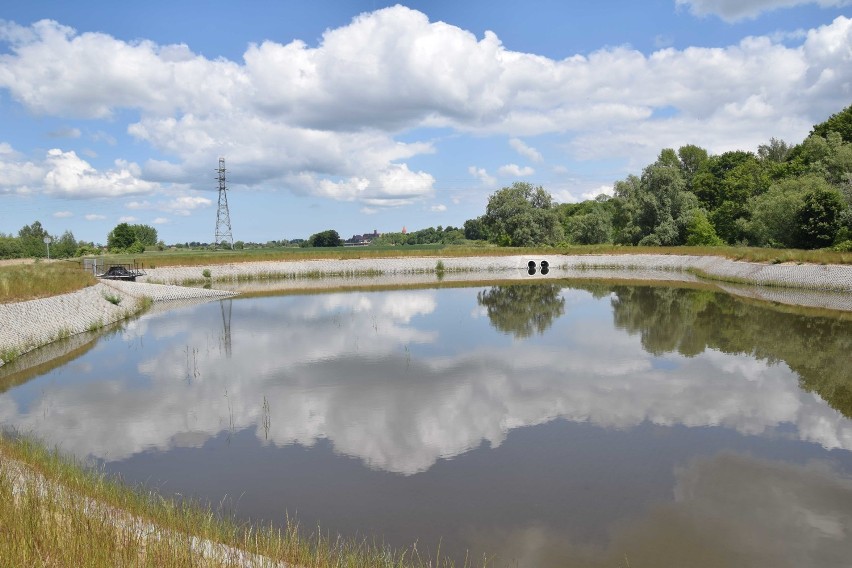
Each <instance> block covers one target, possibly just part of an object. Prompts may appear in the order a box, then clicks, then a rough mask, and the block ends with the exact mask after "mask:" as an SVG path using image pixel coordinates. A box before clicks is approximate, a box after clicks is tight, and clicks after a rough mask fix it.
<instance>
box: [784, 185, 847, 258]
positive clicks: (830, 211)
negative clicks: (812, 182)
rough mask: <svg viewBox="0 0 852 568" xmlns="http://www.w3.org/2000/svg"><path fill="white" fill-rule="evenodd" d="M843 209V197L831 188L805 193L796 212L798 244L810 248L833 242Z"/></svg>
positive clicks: (828, 244) (824, 245)
mask: <svg viewBox="0 0 852 568" xmlns="http://www.w3.org/2000/svg"><path fill="white" fill-rule="evenodd" d="M843 209H844V204H843V197H841V195H840V193H839V192H838V191H837V190H835V189H833V188H832V189H816V190H813V191H809V192H808V193H806V194H805V197H804V202H803V203H802V207H801V208H800V209H799V211H798V212H797V214H796V222H797V225H798V233H799V238H798V242H799V246H800V247H802V248H806V249H811V248H822V247H827V246H830V245H831V244H832V243H834V239H835V237H836V236H837V231H838V230H839V229H840V214H841V212H842V211H843Z"/></svg>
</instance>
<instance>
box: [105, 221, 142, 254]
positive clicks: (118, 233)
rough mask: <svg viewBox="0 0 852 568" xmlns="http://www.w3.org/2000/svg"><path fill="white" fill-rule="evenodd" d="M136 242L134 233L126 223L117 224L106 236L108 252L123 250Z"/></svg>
mask: <svg viewBox="0 0 852 568" xmlns="http://www.w3.org/2000/svg"><path fill="white" fill-rule="evenodd" d="M135 241H136V233H135V232H134V231H133V229H132V228H131V227H130V225H128V224H127V223H119V224H118V225H116V226H115V228H114V229H113V230H112V231H110V232H109V234H108V235H107V247H108V248H109V249H110V250H125V249H127V248H128V247H130V245H132V244H133V243H134V242H135Z"/></svg>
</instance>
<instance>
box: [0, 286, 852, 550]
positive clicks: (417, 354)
mask: <svg viewBox="0 0 852 568" xmlns="http://www.w3.org/2000/svg"><path fill="white" fill-rule="evenodd" d="M790 311H791V310H790V309H789V308H787V309H782V308H773V307H767V306H763V305H759V304H752V303H747V302H743V301H741V300H737V299H734V298H731V297H728V296H725V295H721V294H716V293H713V292H708V291H701V290H688V289H679V288H666V287H628V286H612V285H606V284H594V285H585V286H583V287H581V286H579V285H578V284H576V283H574V284H570V283H567V282H566V283H549V284H544V285H521V286H493V287H478V288H455V289H438V290H429V289H426V290H400V291H388V292H370V293H368V292H364V293H358V292H350V293H340V294H322V295H304V296H277V297H264V298H245V299H237V300H226V301H223V302H215V303H208V304H203V305H198V306H195V307H190V308H182V309H177V310H173V311H170V312H167V313H162V314H151V315H147V316H144V317H142V318H140V319H138V320H135V321H132V322H129V323H128V324H127V325H126V326H125V327H124V329H122V330H120V331H117V332H115V333H113V334H111V335H107V336H104V337H102V338H100V339H99V340H98V341H97V342H96V343H95V344H94V345H93V346H92V347H91V349H89V350H88V351H86V350H85V349H83V350H81V351H82V354H80V355H79V356H78V357H77V358H76V359H73V360H71V361H69V362H67V363H65V364H63V365H62V366H60V367H57V368H55V369H53V370H51V371H49V372H46V373H45V374H43V375H41V376H37V377H35V378H32V379H30V380H28V381H26V382H23V383H22V384H17V383H20V382H21V381H20V378H16V377H15V376H12V377H7V378H5V379H0V389H2V388H4V387H3V385H6V387H5V388H6V390H5V392H2V393H0V423H2V424H3V425H6V426H14V427H15V428H17V429H18V430H21V431H24V432H30V433H33V434H35V435H37V436H40V437H42V438H43V439H44V440H46V441H47V443H49V444H51V445H59V446H60V447H61V448H62V449H63V450H65V451H68V452H71V453H73V454H75V455H77V456H79V457H87V458H92V459H95V460H98V461H99V462H100V463H102V464H103V466H104V468H105V469H106V470H107V471H109V472H115V473H120V474H121V475H122V476H123V477H124V478H125V479H127V480H128V481H130V482H144V483H147V484H148V485H150V486H153V487H156V488H158V489H159V490H160V491H162V492H163V493H166V494H172V493H179V494H182V495H193V496H196V497H199V498H201V499H204V500H208V501H210V502H212V503H215V504H219V503H223V502H224V503H225V504H226V507H227V508H229V509H231V510H233V511H234V512H235V513H236V514H237V515H238V516H240V517H241V518H252V519H268V520H273V521H280V520H282V519H283V518H284V517H285V515H286V514H289V515H291V516H292V515H296V516H297V517H298V518H299V520H300V521H301V523H302V525H303V526H306V527H314V526H315V524H316V523H317V522H320V523H321V524H322V527H323V528H324V529H325V530H328V531H331V532H332V533H338V532H339V533H342V534H345V535H348V536H362V537H364V536H366V537H370V538H373V537H375V538H379V539H383V540H384V541H385V542H387V543H391V544H393V545H398V546H406V545H411V544H412V543H413V542H414V541H415V540H416V541H417V543H418V544H417V546H418V549H419V550H425V551H434V550H435V549H436V548H437V546H438V543H440V547H441V550H442V551H443V552H445V553H447V554H449V555H451V556H453V557H455V558H459V559H463V558H464V557H465V554H469V555H470V556H471V557H473V558H481V555H482V554H488V556H489V558H491V557H494V556H496V560H495V564H494V565H498V566H502V565H513V566H514V565H519V566H551V565H552V566H608V567H613V566H624V565H627V563H629V565H630V566H649V565H656V566H660V565H662V566H669V565H671V566H674V565H680V566H686V565H689V566H726V565H740V566H774V567H779V566H820V567H827V566H848V565H849V558H850V557H852V451H850V450H852V420H850V417H852V371H850V362H852V361H850V353H852V323H850V321H848V320H845V319H843V318H841V317H828V316H824V317H817V316H807V315H799V314H796V313H789V312H790ZM13 385H17V386H13Z"/></svg>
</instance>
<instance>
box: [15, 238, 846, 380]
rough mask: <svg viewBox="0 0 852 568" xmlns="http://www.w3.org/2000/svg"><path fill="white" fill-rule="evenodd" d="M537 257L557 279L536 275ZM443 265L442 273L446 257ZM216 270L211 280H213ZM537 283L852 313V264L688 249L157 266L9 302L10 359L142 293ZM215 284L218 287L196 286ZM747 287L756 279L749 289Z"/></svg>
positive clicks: (197, 295) (129, 305) (113, 313)
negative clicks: (627, 287) (630, 283)
mask: <svg viewBox="0 0 852 568" xmlns="http://www.w3.org/2000/svg"><path fill="white" fill-rule="evenodd" d="M530 260H532V261H534V262H535V263H536V265H537V267H540V265H541V261H542V260H546V261H547V262H548V263H549V265H550V267H549V268H550V269H549V272H548V274H547V275H543V274H541V272H540V271H538V272H536V274H535V275H534V276H530V275H529V274H528V273H527V263H528V262H529V261H530ZM439 261H440V262H441V263H442V265H443V271H441V272H440V273H439V272H437V270H436V269H437V265H438V262H439ZM206 270H209V271H210V275H211V278H210V279H205V278H204V276H203V275H204V274H205V271H206ZM531 278H537V279H561V278H567V279H571V278H584V279H598V278H600V279H619V278H620V279H630V280H643V281H649V282H650V281H676V282H700V281H706V280H705V278H710V279H711V280H710V282H714V283H715V284H717V285H718V287H719V288H720V289H723V290H725V291H727V292H729V293H732V294H736V295H740V296H745V297H750V298H756V299H761V300H765V301H770V302H781V303H787V304H795V305H803V306H809V307H818V308H828V309H833V310H842V311H852V266H846V265H805V264H803V265H797V264H774V265H773V264H760V263H754V262H739V261H733V260H728V259H725V258H719V257H707V256H688V255H683V256H680V255H588V256H565V255H557V254H553V255H536V256H529V255H516V256H501V257H461V258H454V257H453V258H437V257H418V258H414V257H402V258H384V259H383V258H376V259H373V258H370V259H351V260H301V261H290V262H286V261H274V262H246V263H239V264H223V265H211V266H193V267H167V268H155V269H150V270H148V274H147V275H146V276H143V277H141V278H140V279H139V282H116V281H102V282H99V283H98V284H97V285H95V286H92V287H90V288H86V289H84V290H80V291H78V292H73V293H70V294H63V295H61V296H55V297H52V298H43V299H39V300H31V301H28V302H19V303H15V304H4V305H0V365H2V364H3V362H6V361H9V360H12V359H14V358H16V357H17V356H19V355H21V354H23V353H26V352H28V351H31V350H33V349H35V348H37V347H40V346H43V345H47V344H49V343H51V342H53V341H56V340H57V339H62V338H65V337H70V336H73V335H76V334H79V333H82V332H85V331H91V330H93V329H98V328H100V327H103V326H105V325H108V324H110V323H113V322H116V321H119V320H121V319H124V318H127V317H128V316H130V315H132V314H134V313H136V312H137V311H138V310H139V306H140V305H141V304H140V303H141V302H142V298H144V297H147V298H150V299H151V300H153V302H154V305H155V306H162V307H163V308H164V309H167V308H168V307H169V305H171V303H179V302H187V301H205V300H209V299H215V298H222V297H227V296H230V295H233V294H235V293H244V292H253V291H275V290H321V289H328V288H347V287H352V288H356V287H370V286H393V285H428V284H429V283H431V282H435V281H437V280H440V281H443V282H466V281H467V282H487V281H505V280H518V281H522V280H523V281H528V280H530V279H531ZM205 281H207V282H210V283H211V285H214V286H215V287H216V288H217V289H204V288H192V287H187V285H197V284H199V283H201V282H205ZM743 284H747V286H744V285H743Z"/></svg>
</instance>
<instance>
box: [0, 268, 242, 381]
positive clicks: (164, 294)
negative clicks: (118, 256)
mask: <svg viewBox="0 0 852 568" xmlns="http://www.w3.org/2000/svg"><path fill="white" fill-rule="evenodd" d="M230 295H233V292H227V291H221V290H204V289H196V288H185V287H182V286H158V285H154V284H144V283H136V282H117V281H100V282H98V283H97V284H95V285H94V286H90V287H88V288H84V289H83V290H78V291H76V292H71V293H68V294H61V295H59V296H53V297H50V298H40V299H38V300H29V301H26V302H16V303H13V304H0V366H2V365H4V364H5V363H7V362H9V361H12V360H14V359H16V358H17V357H19V356H20V355H23V354H24V353H28V352H30V351H32V350H33V349H36V348H38V347H42V346H44V345H47V344H50V343H53V342H54V341H57V340H59V339H65V338H68V337H72V336H76V335H78V334H81V333H84V332H87V331H95V330H98V329H100V328H102V327H104V326H106V325H109V324H111V323H115V322H117V321H120V320H123V319H126V318H128V317H130V316H132V315H133V314H136V313H137V312H138V311H139V310H140V309H141V307H142V305H143V302H146V300H145V298H149V299H150V300H153V301H154V302H168V301H172V300H186V299H192V298H200V299H205V298H216V297H223V296H230Z"/></svg>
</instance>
